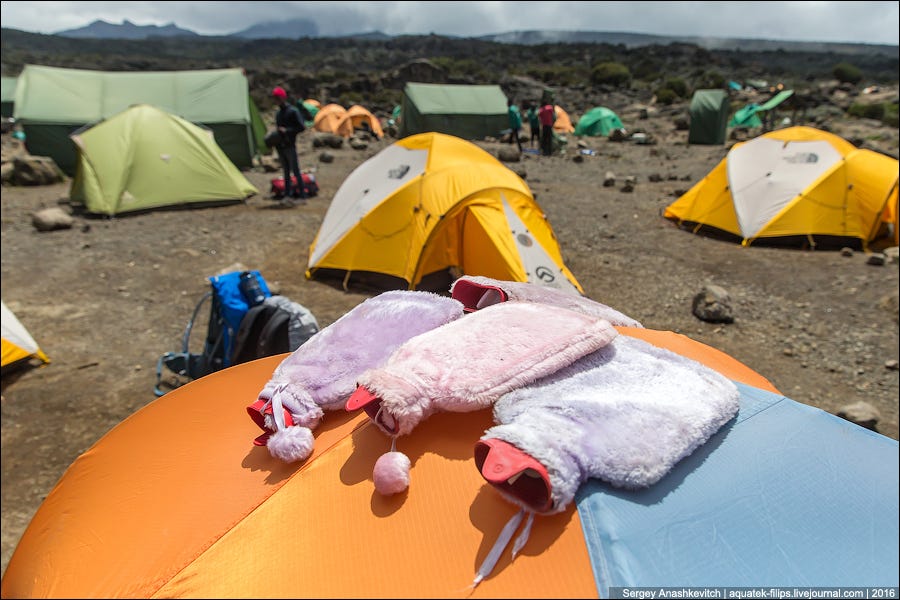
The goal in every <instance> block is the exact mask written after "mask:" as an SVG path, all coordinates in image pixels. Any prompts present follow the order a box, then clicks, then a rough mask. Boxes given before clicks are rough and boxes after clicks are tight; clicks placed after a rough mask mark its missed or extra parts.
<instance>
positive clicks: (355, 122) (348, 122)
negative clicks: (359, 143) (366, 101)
mask: <svg viewBox="0 0 900 600" xmlns="http://www.w3.org/2000/svg"><path fill="white" fill-rule="evenodd" d="M360 127H362V128H365V127H368V129H369V131H371V132H372V133H374V134H375V135H377V136H378V139H381V138H383V137H384V130H383V129H382V128H381V121H379V120H378V117H376V116H375V115H373V114H372V113H371V112H369V109H367V108H365V107H364V106H360V105H359V104H354V105H353V106H351V107H350V108H348V109H347V112H346V113H345V114H344V116H343V117H341V120H340V121H339V122H338V124H337V133H338V134H339V135H342V136H344V137H346V138H348V137H350V136H352V135H353V131H354V130H355V129H357V128H360Z"/></svg>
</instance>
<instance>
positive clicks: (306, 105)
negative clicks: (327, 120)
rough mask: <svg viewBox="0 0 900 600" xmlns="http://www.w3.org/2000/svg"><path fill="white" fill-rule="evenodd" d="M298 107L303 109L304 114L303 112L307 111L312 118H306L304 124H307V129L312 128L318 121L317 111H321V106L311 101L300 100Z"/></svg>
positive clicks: (301, 112)
mask: <svg viewBox="0 0 900 600" xmlns="http://www.w3.org/2000/svg"><path fill="white" fill-rule="evenodd" d="M297 108H299V109H301V110H300V114H301V115H303V112H304V111H306V114H308V115H309V116H310V117H311V118H310V119H308V120H304V121H303V124H304V125H306V128H307V129H312V128H313V125H314V124H315V122H316V113H318V112H319V107H318V106H316V105H315V104H313V103H311V102H307V101H306V100H298V101H297Z"/></svg>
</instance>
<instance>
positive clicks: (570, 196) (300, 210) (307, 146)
mask: <svg viewBox="0 0 900 600" xmlns="http://www.w3.org/2000/svg"><path fill="white" fill-rule="evenodd" d="M617 108H618V107H617ZM684 108H686V107H684ZM620 116H621V117H622V119H623V122H624V124H625V126H626V127H628V128H629V129H631V128H634V127H635V126H636V125H638V124H639V126H640V127H641V128H643V129H644V130H645V131H647V133H648V134H651V135H652V136H653V137H654V138H655V139H656V140H657V142H658V143H657V144H655V145H652V144H635V143H631V142H622V143H615V142H610V141H608V140H607V139H604V138H597V139H594V138H588V140H586V141H587V143H588V144H589V146H590V148H592V149H593V150H595V153H594V154H593V155H588V156H582V155H579V154H578V153H577V149H576V148H575V147H574V145H575V143H576V140H575V138H573V137H570V142H569V148H568V151H567V153H566V155H565V156H554V157H541V156H535V155H530V154H525V155H524V159H523V160H522V162H519V163H510V164H509V165H508V166H509V167H510V168H512V169H513V170H516V171H521V172H522V173H523V174H525V181H526V183H527V184H528V186H529V188H530V189H531V191H532V193H533V194H534V196H535V198H536V200H537V202H538V204H539V205H540V206H541V208H542V209H543V210H544V211H545V212H546V214H547V218H548V220H549V222H550V224H551V225H552V226H553V229H554V232H555V233H556V235H557V237H558V238H559V244H560V247H561V250H562V253H563V258H564V259H565V262H566V265H567V266H568V267H569V268H570V269H571V271H572V272H573V274H574V275H575V276H576V277H577V279H578V281H579V283H580V284H581V285H582V286H583V287H584V289H585V293H586V294H587V295H588V296H589V297H591V298H593V299H595V300H597V301H600V302H603V303H604V304H607V305H608V306H610V307H612V308H615V309H617V310H619V311H621V312H623V313H625V314H627V315H628V316H630V317H633V318H635V319H637V320H639V321H641V322H642V323H643V324H644V325H645V326H646V327H648V328H651V329H661V330H672V331H676V332H679V333H682V334H684V335H686V336H689V337H691V338H693V339H696V340H698V341H700V342H703V343H705V344H707V345H710V346H712V347H714V348H717V349H719V350H722V351H723V352H726V353H727V354H730V355H731V356H733V357H735V358H736V359H738V360H740V361H741V362H743V363H745V364H746V365H748V366H749V367H751V368H752V369H754V370H756V371H757V372H759V373H760V374H762V375H763V376H765V377H766V378H768V379H769V381H771V382H772V383H773V384H774V385H775V386H776V387H777V388H778V389H779V390H781V391H782V392H783V393H784V394H786V395H788V396H790V397H791V398H793V399H795V400H797V401H799V402H802V403H805V404H810V405H813V406H817V407H819V408H822V409H824V410H827V411H829V412H836V411H837V410H839V409H840V407H842V406H844V405H847V404H851V403H853V402H857V401H864V402H867V403H869V404H871V405H873V406H874V407H875V408H876V409H877V410H878V411H879V412H880V413H881V419H880V421H879V424H878V430H879V431H880V432H881V433H884V434H885V435H888V436H890V437H892V438H894V439H897V436H898V428H897V420H898V417H897V397H898V371H897V370H896V365H897V360H898V337H900V336H898V319H897V314H898V313H897V296H898V272H900V271H898V268H897V265H896V264H887V265H871V264H868V258H869V256H867V255H866V254H865V253H862V252H854V253H852V254H849V255H844V254H842V253H841V252H839V251H827V252H826V251H815V252H809V251H802V250H791V249H782V248H769V247H758V246H750V247H742V246H740V245H739V244H734V243H730V242H725V241H721V240H714V239H710V238H705V237H702V236H698V235H691V234H690V233H688V232H685V231H682V230H679V229H678V228H677V227H676V226H675V225H674V224H673V223H672V222H670V221H669V220H667V219H665V218H664V217H663V216H662V214H661V213H662V210H663V209H664V208H665V206H667V205H668V204H670V203H671V202H672V201H673V200H675V199H676V198H677V197H678V196H679V195H681V194H683V193H684V192H686V191H687V190H688V189H689V188H690V187H691V186H693V185H694V183H696V182H697V181H699V180H700V179H702V178H703V177H704V176H706V175H707V174H708V173H709V172H710V171H711V170H712V169H713V168H714V167H715V166H716V165H717V164H718V163H719V161H721V160H722V158H723V157H724V156H725V154H726V151H727V144H726V145H724V146H716V145H712V146H709V145H692V146H688V145H687V144H686V141H687V132H686V131H676V130H675V128H674V126H673V123H672V117H671V114H669V115H652V116H651V118H649V119H647V120H643V121H640V122H637V121H634V120H632V119H633V116H632V115H630V114H628V113H620ZM832 130H833V132H834V133H836V134H838V135H843V136H846V137H851V136H852V137H854V138H857V139H889V140H891V141H890V145H889V148H888V149H889V150H890V151H891V152H892V153H894V154H895V155H896V153H897V142H896V140H897V131H896V130H895V129H893V130H892V129H890V128H888V127H885V126H882V125H880V124H878V123H876V122H874V121H865V120H853V121H847V122H835V123H833V128H832ZM312 135H313V133H312V132H311V131H308V132H306V133H304V134H302V135H301V137H300V140H299V148H300V150H301V153H300V162H301V166H302V167H304V168H310V167H315V169H316V179H317V181H318V183H319V185H320V193H319V195H318V196H317V197H315V198H312V199H310V200H308V201H307V202H306V203H305V204H301V205H298V206H295V207H290V208H289V207H284V206H282V205H280V204H279V203H278V202H275V201H273V200H270V199H268V198H267V194H266V190H268V189H269V182H270V181H271V179H272V178H273V177H276V176H278V173H264V172H262V171H247V172H244V174H245V175H246V177H247V179H248V180H249V181H250V182H251V183H252V184H253V185H254V186H255V187H256V188H257V189H259V190H260V192H261V193H260V194H257V195H255V196H253V197H251V198H249V199H248V200H247V201H246V202H244V203H237V204H233V205H229V206H221V207H208V208H195V209H190V210H184V209H181V210H158V211H153V212H148V213H145V214H135V215H128V216H121V217H117V218H114V219H103V218H86V217H83V216H80V215H77V214H76V217H75V226H74V227H73V228H72V229H68V230H60V231H52V232H47V233H38V232H37V231H36V230H35V229H34V227H33V226H32V222H31V216H32V214H33V213H34V212H36V211H37V210H40V209H41V208H48V207H56V206H60V205H61V206H63V207H64V208H66V209H67V210H68V209H69V207H68V204H67V198H68V193H69V183H70V180H67V181H66V182H65V183H61V184H56V185H51V186H38V187H4V189H3V203H2V235H3V253H2V278H3V283H4V287H3V289H4V297H3V300H4V302H5V303H6V304H7V305H8V306H9V308H10V309H11V310H12V311H13V312H14V313H15V314H16V316H17V317H18V318H19V320H20V321H21V322H22V323H23V325H24V326H25V327H26V328H27V329H28V331H29V332H30V333H31V334H32V336H33V337H34V339H35V340H36V341H37V343H38V344H39V345H40V346H41V348H42V349H43V350H44V351H45V352H46V353H47V354H48V355H49V356H50V357H51V358H52V362H51V363H50V364H48V365H46V366H45V367H43V368H39V369H33V370H29V371H24V372H21V373H19V374H16V375H13V376H7V377H4V378H3V398H2V411H3V412H2V424H3V425H2V455H3V456H2V469H3V474H2V478H3V489H2V504H3V511H2V531H3V534H2V536H3V537H2V568H3V570H4V571H5V569H6V565H7V564H8V562H9V559H10V556H11V555H12V552H13V550H14V548H15V546H16V544H17V542H18V539H19V536H21V534H22V532H23V531H24V529H25V527H26V526H27V524H28V523H29V521H30V519H31V517H32V515H33V514H34V511H35V510H36V509H37V507H38V505H39V504H40V502H41V501H42V500H43V498H44V497H45V496H46V494H47V493H48V492H49V491H50V489H51V488H52V487H53V485H54V484H55V483H56V481H57V480H58V478H59V477H60V476H61V475H62V473H63V472H64V471H65V469H66V468H67V467H68V466H69V465H70V464H71V463H72V461H73V460H74V459H75V458H76V457H77V456H78V455H79V454H81V453H82V452H84V451H85V450H87V449H88V448H89V447H90V446H91V445H92V444H94V442H96V441H97V440H98V439H99V438H100V437H101V436H103V435H104V434H105V433H106V432H107V431H109V430H110V429H111V428H112V427H114V426H115V425H117V424H118V423H119V422H121V421H122V420H123V419H124V418H126V417H128V416H129V415H131V414H132V413H134V412H135V411H136V410H138V409H140V408H141V407H143V406H145V405H148V404H151V403H152V402H154V400H155V396H154V394H153V384H154V382H155V375H156V374H155V367H156V361H157V359H158V357H159V356H160V354H162V353H163V352H166V351H169V350H174V349H177V348H178V347H179V346H180V342H181V336H182V334H183V331H184V326H185V324H186V322H187V320H188V318H189V317H190V313H191V310H192V309H193V307H194V305H195V303H196V301H197V300H198V299H199V297H200V296H201V295H202V294H203V293H204V292H205V291H206V289H207V288H208V281H207V280H206V277H208V276H210V275H213V274H215V273H217V272H220V271H222V270H225V269H229V268H231V267H232V266H233V265H234V264H235V263H243V264H244V265H246V266H247V267H249V268H253V269H259V270H260V272H261V273H263V274H264V276H265V277H266V279H267V281H268V282H269V283H270V284H271V285H272V287H273V288H276V289H278V290H280V291H281V293H283V294H284V295H286V296H287V297H289V298H290V299H291V300H294V301H296V302H299V303H301V304H302V305H304V306H305V307H307V308H309V309H310V310H311V311H312V313H313V314H314V315H315V317H316V319H317V320H318V322H319V324H320V326H322V327H325V326H327V325H328V324H330V323H332V322H334V321H335V320H336V319H338V318H339V317H340V316H342V315H343V314H344V313H346V312H347V311H348V310H350V309H351V308H352V307H354V306H356V305H357V304H359V303H360V302H361V301H362V300H363V299H365V298H367V297H369V296H370V295H372V293H370V292H366V291H362V290H353V291H351V292H345V291H343V290H341V289H340V288H339V287H333V286H332V285H329V284H326V283H322V282H320V281H313V280H307V279H306V278H305V276H304V271H305V269H306V265H307V260H308V252H309V247H310V244H311V243H312V241H313V238H314V236H315V234H316V232H317V231H318V229H319V226H320V225H321V223H322V220H323V218H324V215H325V213H326V211H327V208H328V204H329V201H330V200H331V198H332V196H333V195H334V194H335V192H336V191H337V189H338V188H339V187H340V185H341V183H342V182H343V181H344V179H345V178H346V177H347V176H348V175H349V174H350V173H351V172H352V171H353V169H355V168H356V167H357V166H358V165H360V164H361V163H362V162H364V161H365V160H367V159H368V158H371V157H372V156H374V155H375V154H376V153H377V152H379V151H380V150H382V149H383V148H385V147H387V146H388V145H390V144H391V143H392V142H393V141H394V140H392V139H391V138H385V139H384V140H381V141H378V142H370V145H369V148H368V149H366V150H353V149H351V148H349V147H347V146H346V145H345V146H344V147H343V148H341V149H337V150H329V153H330V154H332V155H333V157H334V161H333V162H329V163H326V162H319V161H318V160H317V157H318V156H319V155H320V153H321V150H319V149H313V148H312V143H311V140H312ZM12 142H13V141H12V140H11V139H9V136H7V135H3V143H4V145H6V144H8V143H12ZM478 145H479V146H481V147H482V148H484V149H485V150H487V151H489V152H491V153H492V154H494V155H496V153H497V151H498V150H499V149H500V148H501V147H504V146H507V147H508V145H504V144H500V143H494V142H478ZM576 157H580V162H578V161H576V160H575V158H576ZM607 172H612V173H614V174H615V177H616V182H615V185H613V186H609V187H604V185H603V180H604V175H605V173H607ZM629 176H633V177H634V178H635V181H636V183H635V184H634V186H633V191H625V190H626V189H627V187H626V185H625V178H626V177H629ZM708 283H712V284H716V285H719V286H721V287H723V288H725V289H726V290H727V291H728V292H729V293H730V296H731V299H732V304H733V308H734V313H735V322H734V323H732V324H727V325H726V324H713V323H706V322H703V321H700V320H698V319H697V318H696V317H694V316H693V314H692V312H691V303H692V299H693V297H694V295H695V294H697V293H698V292H699V291H700V290H701V288H702V287H703V286H704V285H705V284H708ZM201 337H202V336H201ZM198 339H199V337H198ZM209 418H210V419H215V418H216V415H214V414H211V415H209ZM172 443H175V444H177V443H178V442H177V440H173V442H172ZM248 443H249V441H248ZM213 493H214V492H213Z"/></svg>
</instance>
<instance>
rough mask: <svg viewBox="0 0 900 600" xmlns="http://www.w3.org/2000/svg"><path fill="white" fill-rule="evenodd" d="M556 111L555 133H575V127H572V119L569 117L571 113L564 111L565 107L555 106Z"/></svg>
mask: <svg viewBox="0 0 900 600" xmlns="http://www.w3.org/2000/svg"><path fill="white" fill-rule="evenodd" d="M554 108H555V109H556V120H555V121H554V122H553V131H555V132H557V133H573V132H574V131H575V126H574V125H572V119H571V118H570V117H569V113H567V112H566V111H565V110H563V107H562V106H560V105H558V104H556V105H554Z"/></svg>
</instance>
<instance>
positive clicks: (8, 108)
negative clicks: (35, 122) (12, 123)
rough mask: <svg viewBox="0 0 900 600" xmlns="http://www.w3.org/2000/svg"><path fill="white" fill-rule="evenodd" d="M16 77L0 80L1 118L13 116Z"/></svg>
mask: <svg viewBox="0 0 900 600" xmlns="http://www.w3.org/2000/svg"><path fill="white" fill-rule="evenodd" d="M17 79H18V78H17V77H3V78H0V83H2V87H0V101H2V105H0V108H2V115H0V116H2V117H3V118H8V117H11V116H13V107H14V105H15V101H16V80H17Z"/></svg>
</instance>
